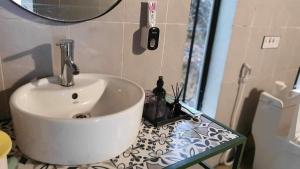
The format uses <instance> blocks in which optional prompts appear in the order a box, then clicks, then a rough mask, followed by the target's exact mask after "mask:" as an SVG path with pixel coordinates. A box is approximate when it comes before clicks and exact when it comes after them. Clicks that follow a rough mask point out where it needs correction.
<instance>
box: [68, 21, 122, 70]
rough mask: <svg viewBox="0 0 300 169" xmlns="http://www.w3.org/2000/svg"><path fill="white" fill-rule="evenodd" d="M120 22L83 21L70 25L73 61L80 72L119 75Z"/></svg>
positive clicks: (120, 51) (120, 60)
mask: <svg viewBox="0 0 300 169" xmlns="http://www.w3.org/2000/svg"><path fill="white" fill-rule="evenodd" d="M122 36H123V24H122V23H102V22H84V23H80V24H76V25H72V26H70V38H71V39H73V40H74V41H75V50H74V51H75V62H77V63H78V66H79V69H80V70H81V72H93V73H107V74H113V75H121V63H122V43H123V41H122Z"/></svg>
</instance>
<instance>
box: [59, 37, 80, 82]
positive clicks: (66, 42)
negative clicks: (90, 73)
mask: <svg viewBox="0 0 300 169" xmlns="http://www.w3.org/2000/svg"><path fill="white" fill-rule="evenodd" d="M56 45H57V46H60V49H61V74H60V78H61V85H62V86H66V87H70V86H73V85H74V78H73V75H78V74H79V69H78V67H77V65H76V64H75V63H74V41H73V40H71V39H63V40H60V41H59V43H57V44H56Z"/></svg>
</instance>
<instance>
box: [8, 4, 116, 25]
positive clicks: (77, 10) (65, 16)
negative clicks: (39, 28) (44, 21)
mask: <svg viewBox="0 0 300 169" xmlns="http://www.w3.org/2000/svg"><path fill="white" fill-rule="evenodd" d="M12 1H13V2H14V3H16V4H17V5H19V6H21V7H22V8H24V9H26V10H28V11H30V12H32V13H34V14H36V15H39V16H42V17H45V18H48V19H52V20H56V21H63V22H78V21H84V20H89V19H93V18H95V17H98V16H101V15H103V14H105V13H106V12H108V11H109V10H111V9H112V8H113V7H114V6H115V5H117V4H118V2H119V1H120V0H12Z"/></svg>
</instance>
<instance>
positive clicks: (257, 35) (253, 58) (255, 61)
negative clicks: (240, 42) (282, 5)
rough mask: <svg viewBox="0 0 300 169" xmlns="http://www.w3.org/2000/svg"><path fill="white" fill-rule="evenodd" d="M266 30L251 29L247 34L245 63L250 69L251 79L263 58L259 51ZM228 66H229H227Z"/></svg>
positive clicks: (262, 53) (257, 71) (255, 74)
mask: <svg viewBox="0 0 300 169" xmlns="http://www.w3.org/2000/svg"><path fill="white" fill-rule="evenodd" d="M267 32H268V30H267V29H266V28H252V29H251V33H250V34H249V36H250V39H249V42H248V43H247V44H246V45H247V49H246V58H245V60H244V62H245V63H248V64H249V65H250V66H251V68H252V71H251V77H255V76H257V75H258V74H259V73H260V72H259V71H260V68H261V66H262V59H263V56H264V50H262V49H261V46H262V42H263V38H264V36H265V35H267ZM228 66H230V65H228Z"/></svg>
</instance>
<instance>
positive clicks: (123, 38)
mask: <svg viewBox="0 0 300 169" xmlns="http://www.w3.org/2000/svg"><path fill="white" fill-rule="evenodd" d="M123 10H124V12H125V11H126V3H124V5H123ZM125 19H126V18H125V16H123V22H122V31H123V33H122V51H121V57H122V58H121V72H120V76H121V79H123V78H124V49H125Z"/></svg>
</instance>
